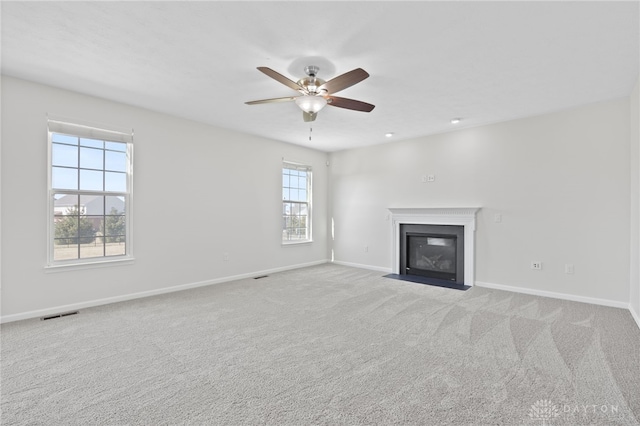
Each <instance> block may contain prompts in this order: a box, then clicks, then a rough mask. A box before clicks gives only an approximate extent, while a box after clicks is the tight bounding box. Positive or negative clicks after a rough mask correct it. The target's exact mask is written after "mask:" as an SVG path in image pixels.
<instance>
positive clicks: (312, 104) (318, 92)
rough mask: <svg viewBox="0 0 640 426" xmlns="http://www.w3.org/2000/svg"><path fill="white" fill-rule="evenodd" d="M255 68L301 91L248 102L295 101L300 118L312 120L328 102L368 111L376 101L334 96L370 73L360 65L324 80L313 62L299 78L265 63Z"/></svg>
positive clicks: (339, 106)
mask: <svg viewBox="0 0 640 426" xmlns="http://www.w3.org/2000/svg"><path fill="white" fill-rule="evenodd" d="M258 70H259V71H261V72H263V73H264V74H266V75H268V76H269V77H271V78H273V79H274V80H276V81H279V82H280V83H282V84H284V85H285V86H287V87H290V88H291V89H293V90H295V91H298V92H300V96H289V97H285V98H272V99H261V100H258V101H250V102H245V103H246V104H247V105H257V104H269V103H275V102H290V101H294V102H295V103H296V105H298V107H300V109H301V110H302V118H303V120H304V121H314V120H315V119H316V116H317V114H318V111H320V110H321V109H322V108H324V107H325V106H326V105H331V106H334V107H338V108H345V109H351V110H354V111H363V112H371V111H372V110H373V108H375V105H371V104H368V103H366V102H362V101H356V100H355V99H348V98H341V97H338V96H334V95H333V94H334V93H337V92H339V91H341V90H344V89H346V88H347V87H351V86H353V85H354V84H356V83H359V82H361V81H362V80H364V79H365V78H367V77H369V74H368V73H367V72H366V71H365V70H363V69H362V68H356V69H354V70H351V71H349V72H347V73H344V74H342V75H339V76H337V77H335V78H332V79H331V80H329V81H324V80H322V79H320V78H318V77H316V75H317V74H318V71H320V68H319V67H317V66H315V65H309V66H307V67H305V68H304V72H305V73H306V74H307V76H306V77H304V78H301V79H300V80H298V81H297V82H295V81H293V80H290V79H288V78H287V77H285V76H283V75H282V74H280V73H278V72H276V71H274V70H272V69H271V68H267V67H258Z"/></svg>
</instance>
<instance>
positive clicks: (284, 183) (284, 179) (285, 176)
mask: <svg viewBox="0 0 640 426" xmlns="http://www.w3.org/2000/svg"><path fill="white" fill-rule="evenodd" d="M282 186H289V175H288V174H286V173H283V174H282Z"/></svg>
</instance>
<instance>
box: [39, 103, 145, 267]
mask: <svg viewBox="0 0 640 426" xmlns="http://www.w3.org/2000/svg"><path fill="white" fill-rule="evenodd" d="M54 133H57V134H65V135H70V136H74V137H80V138H90V139H96V140H103V141H107V142H120V143H125V144H126V155H127V170H126V190H125V192H111V191H104V190H103V191H87V190H81V189H77V190H68V189H56V188H53V156H52V148H53V141H52V136H53V134H54ZM47 148H48V159H47V189H48V190H47V196H48V203H47V204H48V208H47V264H46V266H45V270H47V272H55V271H62V270H69V269H85V268H94V267H102V266H109V265H112V264H123V263H132V262H133V260H134V257H133V229H132V228H133V227H132V224H133V220H132V217H133V130H131V131H122V130H119V129H114V128H109V127H105V126H103V125H96V124H92V123H83V122H81V121H78V120H69V119H66V118H58V117H54V116H51V115H49V116H48V117H47ZM78 166H79V165H78ZM54 194H72V195H80V196H82V195H102V196H104V195H107V196H109V195H112V196H114V195H115V196H123V197H124V201H125V227H126V231H125V254H123V255H113V256H100V257H91V258H79V259H69V260H55V259H54V239H55V227H54V220H55V205H54V204H55V200H54Z"/></svg>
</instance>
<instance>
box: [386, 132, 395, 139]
mask: <svg viewBox="0 0 640 426" xmlns="http://www.w3.org/2000/svg"><path fill="white" fill-rule="evenodd" d="M384 135H385V136H386V137H388V138H390V137H392V136H393V132H387V133H385V134H384Z"/></svg>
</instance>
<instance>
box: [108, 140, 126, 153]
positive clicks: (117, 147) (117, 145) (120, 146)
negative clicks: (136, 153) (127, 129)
mask: <svg viewBox="0 0 640 426" xmlns="http://www.w3.org/2000/svg"><path fill="white" fill-rule="evenodd" d="M104 144H105V149H109V150H111V151H121V152H127V144H126V143H124V142H110V141H105V142H104Z"/></svg>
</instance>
